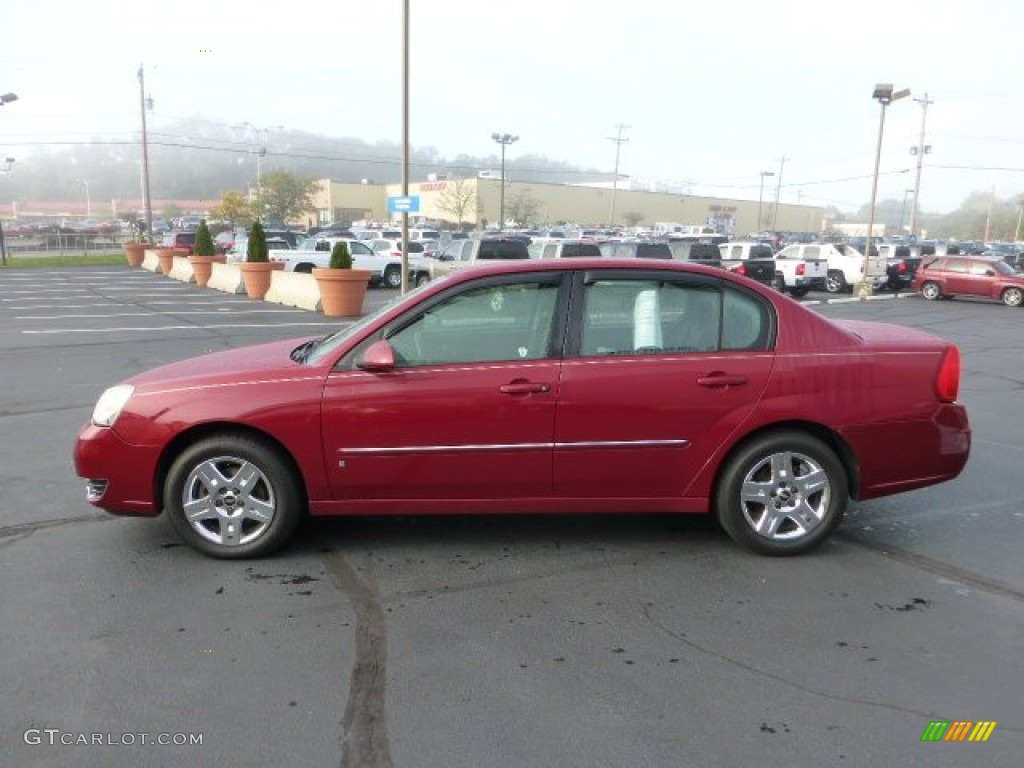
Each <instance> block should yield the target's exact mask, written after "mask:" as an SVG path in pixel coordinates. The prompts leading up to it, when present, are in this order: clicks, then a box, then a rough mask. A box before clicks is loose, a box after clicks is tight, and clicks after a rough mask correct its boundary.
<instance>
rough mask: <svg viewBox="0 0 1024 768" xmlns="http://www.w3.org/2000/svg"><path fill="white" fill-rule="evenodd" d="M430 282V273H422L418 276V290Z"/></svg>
mask: <svg viewBox="0 0 1024 768" xmlns="http://www.w3.org/2000/svg"><path fill="white" fill-rule="evenodd" d="M429 282H430V275H429V274H428V273H426V272H420V273H419V274H418V275H416V287H417V288H418V287H420V286H421V285H426V284H427V283H429Z"/></svg>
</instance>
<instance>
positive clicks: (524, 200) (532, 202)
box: [507, 189, 540, 226]
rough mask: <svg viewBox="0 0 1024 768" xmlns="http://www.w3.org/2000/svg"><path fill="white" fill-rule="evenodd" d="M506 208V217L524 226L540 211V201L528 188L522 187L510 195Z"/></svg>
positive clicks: (534, 219)
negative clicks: (520, 190)
mask: <svg viewBox="0 0 1024 768" xmlns="http://www.w3.org/2000/svg"><path fill="white" fill-rule="evenodd" d="M507 208H508V217H509V218H510V219H512V221H514V222H515V223H516V224H517V225H518V226H524V225H526V224H529V223H530V222H532V221H536V219H537V214H539V213H540V201H538V200H537V199H536V198H534V197H533V196H532V195H531V194H530V191H529V190H527V189H524V190H523V191H522V192H517V193H516V194H515V195H513V196H512V198H511V199H510V200H509V201H508V204H507Z"/></svg>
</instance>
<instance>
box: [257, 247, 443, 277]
mask: <svg viewBox="0 0 1024 768" xmlns="http://www.w3.org/2000/svg"><path fill="white" fill-rule="evenodd" d="M339 242H343V243H346V244H347V245H348V252H349V253H350V254H352V266H353V267H355V268H356V269H368V270H370V271H371V272H372V273H373V274H372V276H371V277H370V284H371V285H381V286H384V287H386V288H400V287H401V286H402V259H401V257H399V258H397V259H396V258H395V257H394V256H393V255H392V254H391V253H387V252H375V251H373V250H372V249H371V248H370V246H369V245H368V244H367V243H365V242H363V241H361V240H358V239H355V238H347V237H307V238H306V239H305V240H303V241H301V242H300V243H299V247H298V248H297V249H295V250H271V251H270V260H271V261H276V262H280V263H283V264H284V265H285V266H284V268H285V269H286V270H289V271H291V272H312V271H313V268H314V267H327V266H330V263H331V251H332V250H333V248H334V244H335V243H339ZM428 274H429V273H428V271H427V267H426V266H425V265H424V263H423V260H422V259H418V258H416V257H414V256H412V255H411V254H410V256H409V282H410V283H416V282H417V281H418V279H419V278H423V277H425V276H426V275H428Z"/></svg>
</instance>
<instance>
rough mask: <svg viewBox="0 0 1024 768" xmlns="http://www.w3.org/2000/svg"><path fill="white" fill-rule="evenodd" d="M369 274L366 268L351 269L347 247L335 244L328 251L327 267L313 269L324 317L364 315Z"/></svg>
mask: <svg viewBox="0 0 1024 768" xmlns="http://www.w3.org/2000/svg"><path fill="white" fill-rule="evenodd" d="M371 274H372V272H371V271H370V270H368V269H353V268H352V254H351V253H349V250H348V244H347V243H343V242H339V243H335V244H334V248H332V249H331V261H330V266H329V267H327V268H326V269H314V270H313V279H314V280H316V284H317V288H318V289H319V290H320V304H321V307H322V308H323V311H324V314H325V315H327V316H328V317H356V316H359V315H361V314H363V301H364V300H365V298H366V286H367V283H369V281H370V275H371Z"/></svg>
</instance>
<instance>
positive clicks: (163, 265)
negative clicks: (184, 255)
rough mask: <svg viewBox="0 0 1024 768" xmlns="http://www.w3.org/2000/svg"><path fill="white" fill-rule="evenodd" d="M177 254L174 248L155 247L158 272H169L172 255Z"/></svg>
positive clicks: (172, 263) (172, 261)
mask: <svg viewBox="0 0 1024 768" xmlns="http://www.w3.org/2000/svg"><path fill="white" fill-rule="evenodd" d="M179 255H180V254H179V253H178V251H177V249H175V248H157V249H156V257H157V259H158V260H159V261H160V274H162V275H169V274H171V268H172V267H173V266H174V257H175V256H179Z"/></svg>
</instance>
